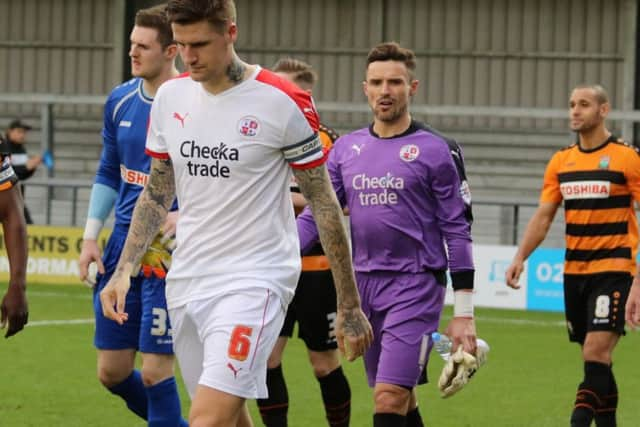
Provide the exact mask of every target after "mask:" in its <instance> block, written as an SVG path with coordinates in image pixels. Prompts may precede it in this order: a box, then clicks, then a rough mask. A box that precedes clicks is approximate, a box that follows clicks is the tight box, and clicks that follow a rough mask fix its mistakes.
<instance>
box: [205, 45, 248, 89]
mask: <svg viewBox="0 0 640 427" xmlns="http://www.w3.org/2000/svg"><path fill="white" fill-rule="evenodd" d="M255 70H256V66H255V65H249V64H247V63H246V62H244V61H242V60H240V58H238V56H237V55H236V54H235V53H233V55H232V57H231V62H229V65H227V67H226V68H225V70H224V72H223V73H221V74H220V75H218V76H214V77H212V78H211V79H209V80H207V81H203V82H202V87H204V88H205V90H206V91H207V92H210V93H212V94H214V95H217V94H219V93H222V92H224V91H225V90H227V89H231V88H232V87H234V86H236V85H239V84H240V83H242V82H243V81H245V80H247V79H248V78H250V77H251V75H253V73H254V71H255Z"/></svg>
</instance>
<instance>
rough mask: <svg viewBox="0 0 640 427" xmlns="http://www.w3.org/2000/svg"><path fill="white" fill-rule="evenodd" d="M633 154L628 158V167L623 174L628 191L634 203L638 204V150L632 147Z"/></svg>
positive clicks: (639, 194)
mask: <svg viewBox="0 0 640 427" xmlns="http://www.w3.org/2000/svg"><path fill="white" fill-rule="evenodd" d="M633 150H634V151H635V153H634V154H632V155H630V156H629V158H628V166H627V170H626V172H625V175H626V176H627V182H628V185H629V191H631V195H632V196H633V199H634V200H635V201H636V202H640V149H639V148H638V147H633Z"/></svg>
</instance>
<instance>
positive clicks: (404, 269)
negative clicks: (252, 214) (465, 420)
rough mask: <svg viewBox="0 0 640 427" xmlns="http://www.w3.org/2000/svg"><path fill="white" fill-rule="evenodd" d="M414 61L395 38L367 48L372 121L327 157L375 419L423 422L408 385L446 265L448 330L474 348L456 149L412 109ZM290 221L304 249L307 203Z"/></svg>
mask: <svg viewBox="0 0 640 427" xmlns="http://www.w3.org/2000/svg"><path fill="white" fill-rule="evenodd" d="M414 69H415V58H414V54H413V52H411V51H410V50H408V49H404V48H402V47H400V46H399V45H398V44H396V43H384V44H381V45H378V46H376V47H374V48H373V49H372V50H371V51H370V53H369V56H368V58H367V71H366V81H365V82H364V92H365V94H366V95H367V98H368V101H369V105H370V107H371V109H372V111H373V114H374V120H373V124H372V125H370V126H369V127H367V128H364V129H361V130H358V131H355V132H353V133H350V134H348V135H345V136H343V137H341V138H339V139H338V141H337V142H336V144H335V145H334V148H333V150H332V151H331V152H330V154H329V160H328V164H327V167H328V169H329V174H330V176H331V180H332V182H333V186H334V189H335V190H336V194H337V196H338V200H339V201H340V203H341V204H342V206H343V207H347V208H349V212H350V215H351V239H352V245H353V259H354V270H355V271H356V280H357V282H358V289H359V292H360V295H361V298H362V308H363V311H364V312H365V314H366V315H367V317H368V318H369V321H370V322H371V325H372V327H373V331H374V342H373V344H372V345H371V347H370V348H369V349H368V350H367V352H366V353H365V367H366V371H367V377H368V381H369V385H370V386H371V387H374V401H375V414H374V418H373V419H374V422H373V425H374V426H375V427H387V426H388V427H390V426H393V427H404V426H410V427H416V426H422V425H423V423H422V419H421V416H420V414H419V412H418V407H417V402H416V395H415V391H414V387H415V386H416V385H417V384H418V383H421V382H424V381H425V380H426V378H425V377H423V375H424V370H421V369H420V367H421V366H424V364H425V362H426V360H419V358H420V347H421V344H422V341H423V337H424V336H425V335H429V334H430V333H431V332H434V331H435V330H436V329H437V328H438V323H439V321H440V315H441V312H442V307H443V304H444V296H445V287H446V274H445V272H446V270H447V269H449V271H450V273H451V279H452V282H453V288H454V290H455V306H454V318H453V320H452V321H451V323H450V324H449V326H448V328H447V334H448V335H449V336H450V337H451V338H452V340H453V343H454V344H453V345H454V349H455V348H457V347H458V346H460V345H462V346H463V348H464V351H466V352H468V353H472V354H473V353H474V352H475V350H476V331H475V323H474V320H473V303H472V300H471V295H472V290H473V278H474V266H473V260H472V251H471V234H470V233H471V204H470V203H471V201H470V194H469V189H468V186H467V183H466V177H465V174H464V164H463V159H462V152H461V150H460V148H459V147H458V145H457V144H456V143H455V142H454V141H452V140H449V139H447V138H445V137H443V136H442V135H440V134H438V133H437V132H435V131H434V130H432V129H430V128H428V127H427V126H425V125H424V124H422V123H420V122H417V121H415V120H413V119H412V118H411V115H410V113H409V101H410V98H411V96H413V95H414V94H415V93H416V90H417V88H418V81H417V80H416V79H415V78H414ZM297 223H298V231H299V234H300V240H301V250H302V253H303V254H304V253H306V251H307V250H308V249H310V248H311V247H312V246H313V245H314V244H315V242H316V241H317V232H316V229H315V225H314V223H313V218H312V216H311V213H310V212H309V211H308V210H306V211H304V212H303V213H302V214H301V215H300V216H299V217H298V219H297ZM445 243H446V246H447V248H448V256H447V251H446V250H445Z"/></svg>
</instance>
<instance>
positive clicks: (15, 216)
mask: <svg viewBox="0 0 640 427" xmlns="http://www.w3.org/2000/svg"><path fill="white" fill-rule="evenodd" d="M10 159H11V154H10V150H9V148H8V147H7V146H6V144H5V143H4V141H3V140H2V138H0V222H2V229H3V232H4V243H5V247H6V248H7V256H8V258H9V287H8V288H7V292H6V293H5V295H4V297H3V298H2V302H1V303H0V328H3V327H5V326H7V332H6V333H5V335H4V336H5V338H8V337H10V336H12V335H15V334H17V333H18V332H20V331H21V330H22V329H23V328H24V326H25V325H26V324H27V320H28V318H29V310H28V304H27V294H26V287H27V284H26V274H27V226H26V224H25V219H24V214H23V211H22V210H23V207H24V205H23V201H22V193H21V192H20V188H19V187H18V186H17V183H18V177H17V176H16V173H15V172H14V170H13V168H12V166H11V160H10Z"/></svg>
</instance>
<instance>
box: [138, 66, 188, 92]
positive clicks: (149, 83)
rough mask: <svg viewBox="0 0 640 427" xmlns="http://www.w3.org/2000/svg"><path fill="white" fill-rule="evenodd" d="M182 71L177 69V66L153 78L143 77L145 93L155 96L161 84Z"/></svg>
mask: <svg viewBox="0 0 640 427" xmlns="http://www.w3.org/2000/svg"><path fill="white" fill-rule="evenodd" d="M179 74H180V73H179V72H178V70H177V69H176V67H175V66H172V67H171V68H167V69H166V70H164V71H163V72H162V73H160V74H158V75H157V76H156V77H154V78H151V79H143V80H142V90H143V91H144V94H145V95H146V96H148V97H149V98H154V97H155V96H156V92H157V91H158V88H159V87H160V85H161V84H162V83H164V82H166V81H167V80H169V79H172V78H174V77H177V76H178V75H179Z"/></svg>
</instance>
